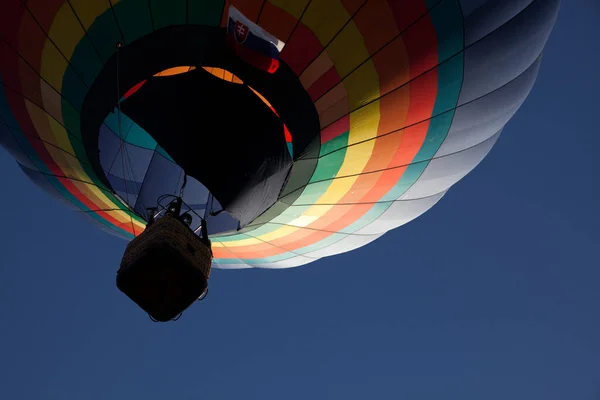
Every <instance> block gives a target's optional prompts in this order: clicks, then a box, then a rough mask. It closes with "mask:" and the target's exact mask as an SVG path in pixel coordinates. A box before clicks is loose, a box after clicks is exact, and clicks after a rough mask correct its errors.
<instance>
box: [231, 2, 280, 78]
mask: <svg viewBox="0 0 600 400" xmlns="http://www.w3.org/2000/svg"><path fill="white" fill-rule="evenodd" d="M227 43H228V44H229V46H230V47H231V48H232V49H233V50H234V51H235V53H236V54H237V56H238V57H240V58H241V59H242V60H244V61H245V62H247V63H248V64H250V65H252V66H253V67H255V68H258V69H260V70H263V71H266V72H269V73H271V74H273V73H275V72H276V71H277V69H278V68H279V53H280V52H281V50H282V49H283V46H285V43H283V42H282V41H281V40H279V39H277V38H276V37H275V36H273V35H271V34H269V33H268V32H266V31H265V30H264V29H263V28H261V27H260V26H258V25H257V24H255V23H254V22H252V21H250V20H249V19H248V18H246V17H245V16H244V15H243V14H242V13H241V12H240V11H239V10H238V9H236V8H235V7H233V6H230V7H229V18H228V23H227Z"/></svg>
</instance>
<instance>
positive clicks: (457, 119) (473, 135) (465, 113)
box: [436, 57, 541, 157]
mask: <svg viewBox="0 0 600 400" xmlns="http://www.w3.org/2000/svg"><path fill="white" fill-rule="evenodd" d="M540 62H541V57H540V58H538V60H537V61H536V62H535V63H534V64H533V65H532V66H531V67H529V68H528V69H527V70H526V71H525V72H524V73H523V74H521V75H520V76H519V77H518V78H517V79H515V80H513V81H511V82H510V83H508V84H507V85H505V86H503V87H502V88H500V89H498V90H495V91H494V92H492V93H490V94H488V95H486V96H484V97H481V98H479V99H477V100H475V101H473V102H471V103H468V104H465V105H463V106H460V107H458V108H457V109H456V113H455V115H454V119H453V121H452V126H451V127H450V131H449V132H448V136H447V137H446V139H445V141H444V143H443V144H442V146H441V147H440V149H439V150H438V152H437V154H436V157H439V156H444V155H448V154H451V153H456V152H457V151H461V150H464V149H468V148H469V147H473V146H475V145H476V144H478V143H481V142H483V141H485V140H487V139H489V138H491V137H492V136H494V135H495V134H496V133H497V132H498V131H499V130H501V129H502V127H503V126H504V125H505V124H506V123H507V122H508V121H509V120H510V118H511V117H512V116H513V115H514V114H515V112H516V111H517V110H518V109H519V107H520V106H521V104H522V103H523V101H525V98H526V97H527V95H528V94H529V92H530V90H531V87H532V86H533V84H534V82H535V78H536V76H537V73H538V70H539V66H540Z"/></svg>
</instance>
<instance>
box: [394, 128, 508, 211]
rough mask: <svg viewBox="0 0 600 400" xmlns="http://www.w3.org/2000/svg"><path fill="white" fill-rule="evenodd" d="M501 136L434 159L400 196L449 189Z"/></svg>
mask: <svg viewBox="0 0 600 400" xmlns="http://www.w3.org/2000/svg"><path fill="white" fill-rule="evenodd" d="M499 136H500V132H498V133H497V134H496V135H494V136H492V138H490V139H488V140H486V141H485V142H483V143H480V144H478V145H476V146H474V147H471V148H469V149H467V150H464V151H461V152H459V153H455V154H451V155H448V156H444V157H441V158H436V159H433V160H432V161H431V162H430V163H429V165H428V166H427V168H426V169H425V171H424V172H423V174H422V175H421V177H420V178H419V179H418V180H417V182H416V183H415V184H414V185H413V186H412V187H411V188H410V189H409V190H408V191H407V192H406V193H405V194H404V195H402V196H401V197H400V198H401V199H403V200H408V199H418V198H422V197H427V196H432V195H434V194H437V193H440V192H443V191H446V190H448V189H449V188H450V187H451V186H452V185H454V184H455V183H456V182H458V181H459V180H461V179H462V178H463V177H464V176H465V175H467V174H468V173H469V172H471V170H473V168H475V167H476V166H477V164H479V163H480V162H481V160H483V158H484V157H485V156H486V155H487V153H488V152H489V151H490V150H491V148H492V147H493V146H494V143H496V140H497V139H498V137H499Z"/></svg>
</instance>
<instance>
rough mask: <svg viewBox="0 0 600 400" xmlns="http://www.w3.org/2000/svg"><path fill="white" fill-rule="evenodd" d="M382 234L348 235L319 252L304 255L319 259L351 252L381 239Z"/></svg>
mask: <svg viewBox="0 0 600 400" xmlns="http://www.w3.org/2000/svg"><path fill="white" fill-rule="evenodd" d="M382 235H383V233H382V234H377V235H348V236H346V237H345V238H344V239H342V240H340V241H339V242H336V243H334V244H332V245H331V246H328V247H326V248H324V249H321V250H316V251H313V252H310V253H306V254H305V255H306V256H308V257H314V258H321V257H328V256H333V255H336V254H340V253H345V252H347V251H351V250H354V249H357V248H359V247H362V246H364V245H366V244H369V243H371V242H372V241H373V240H376V239H377V238H379V237H381V236H382Z"/></svg>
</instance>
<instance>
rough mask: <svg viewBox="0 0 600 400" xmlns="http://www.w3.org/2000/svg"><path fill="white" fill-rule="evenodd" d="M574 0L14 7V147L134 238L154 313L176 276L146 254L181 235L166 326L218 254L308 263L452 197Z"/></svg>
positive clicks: (77, 202)
mask: <svg viewBox="0 0 600 400" xmlns="http://www.w3.org/2000/svg"><path fill="white" fill-rule="evenodd" d="M559 2H560V1H559V0H231V1H224V0H168V1H167V0H3V1H2V4H1V5H0V11H1V12H0V83H1V86H0V141H1V143H2V146H3V147H4V148H5V149H6V150H7V151H8V152H10V153H11V154H12V155H13V156H14V158H15V159H16V160H17V162H18V163H19V166H20V167H21V168H22V169H23V171H24V173H25V174H26V175H27V176H28V177H29V178H30V179H31V180H33V181H34V182H35V183H36V184H38V185H39V186H40V187H41V188H43V189H44V190H45V191H47V192H49V193H50V194H51V195H53V196H54V197H56V198H58V199H59V200H60V201H63V202H64V203H66V204H67V205H68V206H69V207H71V208H73V209H74V210H75V211H77V212H78V213H79V214H80V215H82V216H84V217H85V218H87V219H89V220H90V221H91V222H93V223H95V224H96V225H98V226H99V227H100V228H102V229H104V230H106V231H108V232H110V233H112V234H115V235H118V236H121V237H124V238H126V239H128V240H131V242H130V244H129V245H128V251H129V253H128V252H127V251H126V254H125V256H124V259H123V264H122V266H121V270H120V271H121V272H123V274H122V275H121V276H122V277H124V278H123V280H122V282H121V286H120V288H121V289H122V290H123V291H124V292H126V294H127V295H128V296H130V297H131V298H132V299H133V300H134V301H136V302H137V303H138V304H139V305H140V306H141V307H142V308H143V309H145V310H146V311H149V312H150V314H151V315H152V310H149V308H152V307H159V306H160V304H159V303H161V301H162V302H163V303H164V302H167V300H165V298H163V300H157V298H158V297H157V294H156V292H155V291H154V289H153V287H154V286H157V285H158V286H160V285H161V282H163V283H164V282H166V281H167V280H168V279H167V278H166V277H165V275H164V271H163V270H160V268H159V269H155V270H154V273H155V275H153V276H150V275H151V274H150V273H147V274H146V275H144V272H143V271H144V270H145V271H148V268H147V266H146V267H144V266H143V265H142V264H143V263H142V264H139V263H138V261H139V257H141V255H140V254H142V255H143V254H146V255H147V254H149V253H148V252H149V251H151V250H152V248H156V242H155V241H156V240H159V241H160V240H162V242H161V243H163V244H165V243H170V244H168V246H167V245H166V244H165V246H167V247H168V249H169V251H171V252H172V253H168V254H169V255H168V257H163V259H162V261H160V262H158V261H156V260H157V257H158V256H156V254H155V255H154V256H153V257H151V258H152V259H154V260H155V261H156V262H155V264H156V265H158V264H161V265H162V264H165V263H166V264H168V263H175V264H178V265H182V266H186V268H188V269H181V271H187V272H185V273H184V272H182V273H181V274H180V275H178V277H175V278H177V279H179V281H178V280H177V279H175V278H173V276H171V278H173V279H174V280H172V281H169V282H170V283H169V285H174V287H175V289H174V292H178V291H179V292H178V293H179V299H178V300H177V302H179V303H178V306H177V307H178V308H177V307H175V308H172V309H170V311H169V312H168V313H167V314H168V315H167V314H164V315H163V314H161V316H160V317H159V319H161V320H167V319H170V318H171V317H172V314H174V313H175V312H176V311H182V310H183V309H185V308H186V307H187V306H189V304H190V303H191V301H193V300H195V299H196V298H198V296H199V292H200V294H203V293H205V291H206V288H207V280H208V277H209V273H210V268H211V265H212V267H214V268H226V269H235V268H289V267H297V266H301V265H304V264H308V263H311V262H313V261H316V260H318V259H320V258H323V257H329V256H334V255H336V254H339V253H343V252H347V251H351V250H353V249H356V248H358V247H361V246H364V245H366V244H368V243H370V242H372V241H374V240H376V239H377V238H379V237H381V236H382V235H383V234H385V233H386V232H388V231H390V230H392V229H395V228H397V227H399V226H401V225H403V224H406V223H407V222H409V221H411V220H413V219H415V218H416V217H418V216H419V215H421V214H422V213H424V212H425V211H427V210H428V209H429V208H431V207H432V206H433V205H435V204H436V203H437V202H438V201H439V200H440V199H441V198H442V197H443V196H444V195H445V194H446V192H447V191H448V190H449V189H450V187H451V186H452V185H454V184H455V183H457V182H458V181H459V180H460V179H461V178H463V177H464V176H465V175H467V174H468V173H469V172H470V171H471V170H472V169H473V168H474V167H475V166H476V165H477V164H478V163H479V162H480V161H481V160H482V159H483V158H484V157H485V156H486V155H487V153H488V152H489V151H490V149H491V148H492V146H493V145H494V143H495V142H496V140H497V139H498V137H499V135H500V133H501V131H502V129H503V127H504V126H505V125H506V123H507V122H508V121H509V120H510V118H511V117H512V116H513V115H514V113H515V112H516V111H517V109H518V108H519V107H520V105H521V104H522V103H523V101H524V100H525V98H526V97H527V95H528V93H529V91H530V90H531V88H532V86H533V84H534V81H535V78H536V75H537V72H538V69H539V67H540V62H541V57H542V51H543V48H544V45H545V43H546V41H547V39H548V36H549V34H550V32H551V30H552V27H553V25H554V22H555V19H556V16H557V13H558V8H559ZM155 228H156V229H155ZM145 230H146V231H145ZM151 231H153V232H154V233H152V234H150V233H151ZM150 236H152V238H150ZM171 236H172V237H171ZM178 241H179V242H178ZM176 242H178V243H176ZM163 250H164V249H163ZM165 251H166V250H165ZM157 254H158V253H157ZM161 254H163V256H164V254H167V253H161ZM198 257H199V258H198ZM158 258H160V257H158ZM175 259H177V260H179V261H177V262H175V261H174V260H175ZM200 259H201V261H198V260H200ZM147 261H148V260H147V259H146V262H147ZM200 264H201V265H200ZM124 265H125V267H126V268H125V267H124ZM140 265H142V267H140ZM156 265H155V266H156ZM144 268H145V269H144ZM182 268H183V267H182ZM136 270H140V271H142V272H139V271H138V272H136V273H133V272H132V273H131V274H129V275H127V273H128V272H127V271H129V272H131V271H136ZM171 270H172V269H171ZM160 271H163V272H160ZM198 271H200V272H198ZM161 274H162V275H161ZM144 279H146V280H144ZM181 279H184V281H185V280H186V279H187V282H188V283H189V282H197V284H196V283H194V284H193V285H192V284H190V285H191V286H194V285H195V286H194V287H189V288H182V283H181ZM177 282H179V283H177ZM153 285H154V286H153ZM165 285H166V284H165ZM190 285H188V286H190ZM163 286H164V285H163ZM163 289H164V287H163ZM181 293H184V294H185V295H183V294H181ZM173 296H176V295H173ZM144 301H146V303H144ZM153 302H154V303H153ZM141 303H143V304H141ZM150 303H152V304H154V305H149V304H150ZM163 311H164V310H163ZM154 315H155V316H156V315H157V314H156V313H155V314H154Z"/></svg>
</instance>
